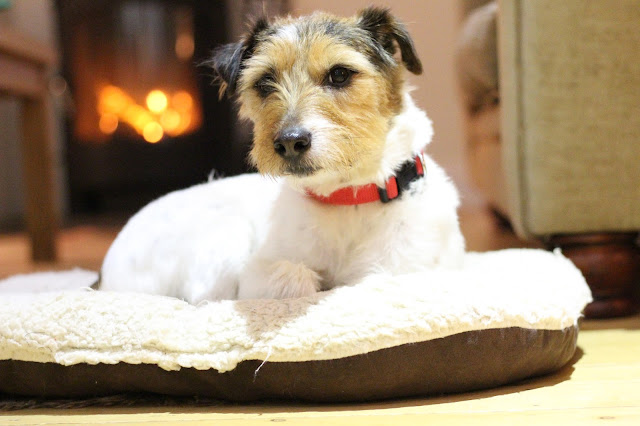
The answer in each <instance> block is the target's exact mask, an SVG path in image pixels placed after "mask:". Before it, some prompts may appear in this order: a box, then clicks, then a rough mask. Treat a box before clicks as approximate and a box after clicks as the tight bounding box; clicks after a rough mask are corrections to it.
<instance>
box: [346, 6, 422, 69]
mask: <svg viewBox="0 0 640 426" xmlns="http://www.w3.org/2000/svg"><path fill="white" fill-rule="evenodd" d="M358 26H359V27H360V28H362V29H364V30H365V31H367V32H368V33H369V34H370V35H371V38H372V39H373V40H374V42H376V43H378V44H379V46H380V47H381V48H382V49H384V50H385V51H386V52H387V53H388V54H390V55H393V54H394V53H395V51H396V49H395V46H394V44H393V42H394V40H395V42H396V43H398V47H399V48H400V55H401V57H402V62H403V63H404V65H405V67H406V68H407V69H408V70H409V71H411V72H412V73H414V74H422V63H421V62H420V59H418V54H417V53H416V48H415V46H414V45H413V40H412V39H411V36H410V35H409V32H408V31H407V29H406V28H405V26H404V25H403V24H402V22H400V21H398V20H397V19H396V18H395V17H394V16H393V15H392V14H391V12H390V11H389V9H384V8H379V7H368V8H366V9H364V10H362V11H361V12H360V13H359V14H358Z"/></svg>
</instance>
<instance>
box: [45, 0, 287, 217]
mask: <svg viewBox="0 0 640 426" xmlns="http://www.w3.org/2000/svg"><path fill="white" fill-rule="evenodd" d="M263 4H264V7H265V10H266V11H267V12H270V13H280V12H282V11H283V10H284V9H285V4H284V2H283V1H271V2H263V1H226V2H225V1H208V0H178V1H168V0H166V1H165V0H115V1H107V0H58V1H57V8H58V12H59V24H60V34H61V46H62V50H63V70H64V77H65V79H66V81H67V82H68V87H69V93H70V95H71V96H70V102H69V104H70V108H69V116H68V121H67V136H68V137H67V155H66V159H67V168H68V169H67V170H68V180H69V194H70V206H71V212H72V213H92V212H108V211H130V210H135V209H137V208H139V207H141V206H142V205H144V204H146V203H147V202H149V201H150V200H152V199H154V198H156V197H158V196H160V195H161V194H163V193H166V192H168V191H171V190H174V189H178V188H182V187H186V186H189V185H192V184H195V183H198V182H204V181H206V179H207V177H208V176H209V175H210V174H211V173H212V172H213V171H214V170H215V172H216V174H218V175H227V176H228V175H233V174H237V173H241V172H244V171H247V170H248V169H247V164H246V161H245V158H246V153H247V151H248V147H249V143H250V133H249V130H248V129H247V127H246V125H242V124H240V123H238V121H237V120H236V118H235V116H236V114H235V111H234V105H233V103H232V102H230V101H228V100H226V99H222V100H218V92H217V88H216V87H214V86H213V85H212V81H211V72H210V70H208V69H207V68H206V67H203V66H199V64H201V63H202V62H203V61H204V60H205V59H207V57H208V56H209V55H210V52H211V50H212V49H213V48H214V47H215V46H216V45H218V44H220V43H224V42H229V41H233V40H236V39H237V38H238V35H239V34H240V33H241V32H242V30H243V25H242V21H244V20H245V19H246V15H255V14H256V13H262V8H263Z"/></svg>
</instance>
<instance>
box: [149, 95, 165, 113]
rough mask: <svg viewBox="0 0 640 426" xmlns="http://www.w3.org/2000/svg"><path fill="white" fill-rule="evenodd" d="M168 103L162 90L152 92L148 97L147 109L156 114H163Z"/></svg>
mask: <svg viewBox="0 0 640 426" xmlns="http://www.w3.org/2000/svg"><path fill="white" fill-rule="evenodd" d="M168 103H169V100H168V99H167V95H165V94H164V92H163V91H162V90H152V91H150V92H149V94H148V95H147V108H149V111H151V112H153V113H155V114H162V112H163V111H164V110H165V109H167V104H168Z"/></svg>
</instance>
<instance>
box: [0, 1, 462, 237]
mask: <svg viewBox="0 0 640 426" xmlns="http://www.w3.org/2000/svg"><path fill="white" fill-rule="evenodd" d="M369 3H370V2H368V1H365V0H362V1H359V0H355V1H354V0H352V1H338V0H335V1H320V0H317V1H316V0H288V1H284V0H272V1H262V0H260V1H248V0H245V1H226V2H225V1H221V0H216V1H207V0H203V1H197V0H190V1H161V0H157V1H144V0H116V1H106V0H61V1H53V0H19V1H13V2H10V3H9V4H10V7H9V8H8V9H7V10H5V11H3V12H0V25H2V26H10V27H12V28H13V29H15V30H16V31H19V32H20V33H21V34H24V35H26V36H28V37H31V38H33V39H34V40H37V41H40V42H42V43H43V44H45V45H47V46H50V47H51V48H52V49H53V50H54V51H55V58H56V59H55V63H54V64H53V66H52V67H51V69H50V79H49V81H48V87H49V90H50V92H51V95H52V99H53V108H52V115H53V117H51V120H52V127H51V129H52V132H53V134H54V137H53V146H52V147H51V149H52V152H53V167H54V179H55V193H56V197H55V198H56V206H57V209H58V211H59V216H60V217H61V218H63V222H65V221H67V220H73V219H74V218H77V217H83V218H84V217H87V216H91V215H102V216H104V215H105V214H106V213H113V214H116V215H117V214H124V215H126V214H130V213H132V212H133V211H135V210H137V209H138V208H140V207H141V206H143V205H144V204H146V203H147V202H149V201H150V200H152V199H153V198H155V197H157V196H159V195H161V194H163V193H166V192H168V191H170V190H173V189H177V188H182V187H185V186H188V185H192V184H194V183H198V182H202V181H204V180H206V178H207V176H208V175H209V173H210V172H211V171H212V170H214V169H215V170H216V171H217V173H219V174H220V175H224V176H228V175H233V174H237V173H240V172H243V171H246V170H247V169H246V163H245V160H244V159H245V156H246V152H247V149H248V145H249V142H250V138H251V135H250V129H249V128H247V126H246V125H243V124H242V123H238V122H237V120H236V115H235V112H234V106H233V105H232V104H231V103H230V102H229V101H228V100H226V99H223V100H222V101H218V99H217V89H216V88H215V87H213V86H212V85H211V76H210V74H209V72H208V70H207V69H206V68H204V67H197V64H199V63H201V62H202V61H203V60H205V59H207V57H208V55H209V52H210V51H211V49H212V48H213V47H214V46H216V45H218V44H220V43H225V42H230V41H235V40H237V39H238V38H239V36H240V35H241V34H242V32H243V31H244V30H245V23H246V20H247V17H249V16H256V15H259V14H261V13H262V10H263V8H264V9H265V10H266V12H267V14H269V15H277V14H280V13H292V14H296V15H298V14H307V13H311V12H313V11H314V10H326V11H330V12H332V13H336V14H340V15H351V14H353V13H355V12H356V11H357V10H359V9H361V8H363V7H365V6H367V5H368V4H369ZM379 4H381V5H387V6H392V7H393V12H394V13H395V14H396V15H397V16H399V17H400V18H401V19H402V20H403V21H404V22H406V23H407V25H408V27H409V30H410V32H411V34H412V35H413V36H414V38H415V42H416V46H417V48H418V53H419V55H420V58H421V59H422V61H423V63H424V64H425V72H424V74H423V75H421V76H411V77H410V81H411V84H412V85H413V86H415V87H416V89H415V91H414V96H415V98H416V101H417V103H418V105H420V106H421V107H422V108H425V109H426V110H427V112H428V114H429V115H430V117H431V118H432V120H433V121H434V123H435V130H436V136H435V139H434V141H433V143H432V145H431V146H430V148H429V149H430V153H431V154H432V155H433V157H434V158H435V159H436V161H438V162H439V163H440V164H442V165H443V166H444V167H445V168H446V169H447V171H448V172H449V173H450V174H451V176H452V177H453V179H454V180H455V181H456V183H457V184H458V185H459V187H463V188H467V187H468V186H469V185H468V176H467V172H466V167H465V160H464V155H463V125H462V123H463V122H462V119H463V118H462V106H461V103H460V101H459V96H458V89H457V86H456V81H455V74H454V52H455V48H454V47H455V43H456V40H457V37H458V28H459V24H460V22H461V19H462V13H463V7H462V6H461V2H457V1H443V0H432V1H421V2H412V1H394V2H379ZM19 108H20V106H19V101H18V100H16V99H10V98H4V97H3V98H2V99H0V153H1V155H0V200H2V201H1V202H0V229H4V230H17V229H20V228H21V226H22V225H23V222H24V220H23V218H24V197H23V193H24V188H23V185H22V179H23V175H22V170H21V167H20V164H21V158H20V155H21V150H20V131H19V123H20V117H19Z"/></svg>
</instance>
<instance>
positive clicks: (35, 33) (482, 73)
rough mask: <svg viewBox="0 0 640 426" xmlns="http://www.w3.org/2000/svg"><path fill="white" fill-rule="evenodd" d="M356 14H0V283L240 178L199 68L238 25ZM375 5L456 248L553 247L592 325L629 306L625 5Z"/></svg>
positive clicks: (242, 8) (267, 7)
mask: <svg viewBox="0 0 640 426" xmlns="http://www.w3.org/2000/svg"><path fill="white" fill-rule="evenodd" d="M371 3H372V2H371V1H370V0H227V1H223V0H172V1H169V0H0V95H1V96H0V278H1V277H3V276H7V275H10V274H11V273H16V272H24V271H30V270H34V269H43V268H44V269H47V268H58V269H59V268H65V267H69V266H76V265H79V266H85V267H90V268H92V269H98V268H99V267H100V263H101V261H102V257H103V256H104V253H105V252H106V250H107V249H108V247H109V245H110V244H111V242H112V241H113V239H114V238H115V236H116V234H117V232H118V230H119V229H120V228H121V227H122V226H123V224H124V223H125V221H126V219H127V218H128V217H129V216H130V215H131V214H133V213H134V212H135V211H136V210H138V209H139V208H141V207H142V206H144V205H145V204H147V203H148V202H150V201H151V200H153V199H154V198H157V197H159V196H160V195H162V194H165V193H167V192H169V191H172V190H175V189H179V188H184V187H187V186H190V185H193V184H196V183H200V182H204V181H206V180H207V179H208V177H209V176H210V175H212V174H214V175H215V176H231V175H234V174H238V173H242V172H246V171H248V168H247V163H246V161H245V158H246V155H247V152H248V149H249V146H250V141H251V129H250V128H249V127H248V125H247V124H246V123H241V122H239V121H238V120H237V118H236V112H235V105H234V104H233V103H232V102H231V101H229V100H227V99H222V100H218V94H217V88H216V87H214V86H213V85H212V82H211V80H212V76H211V73H210V71H209V70H207V68H206V67H202V66H198V64H201V63H202V62H203V61H204V60H206V59H208V58H209V56H210V53H211V50H212V49H213V48H214V47H215V46H217V45H219V44H222V43H227V42H232V41H237V40H238V39H239V38H240V36H241V34H242V33H243V32H244V31H245V29H246V22H247V21H248V19H249V18H251V17H257V16H260V15H263V14H266V15H267V16H275V15H279V14H287V13H288V14H292V15H303V14H308V13H311V12H313V11H316V10H324V11H327V12H331V13H334V14H338V15H345V16H346V15H352V14H354V13H355V12H357V11H358V10H359V9H362V8H364V7H366V6H368V5H370V4H371ZM375 4H376V5H378V6H388V7H390V8H391V9H392V12H393V13H394V14H395V15H396V16H398V17H399V18H400V20H402V21H403V22H405V23H406V25H407V27H408V29H409V32H410V33H411V35H412V36H413V38H414V41H415V45H416V47H417V51H418V54H419V57H420V58H421V60H422V63H423V65H424V73H423V74H422V75H420V76H414V75H410V76H409V83H410V85H412V86H413V87H414V88H415V89H414V91H413V96H414V98H415V100H416V102H417V104H418V106H420V107H421V108H423V109H425V110H426V111H427V113H428V115H429V116H430V118H431V119H432V120H433V122H434V127H435V137H434V140H433V141H432V143H431V144H430V145H429V147H428V153H429V154H430V155H431V156H432V157H433V158H434V159H435V161H436V162H438V163H439V164H440V165H441V166H443V167H444V169H445V170H446V171H447V173H448V174H449V175H450V176H451V177H452V179H453V181H454V182H455V184H456V185H457V187H458V189H459V191H460V194H461V199H462V206H461V208H460V209H459V215H460V222H461V227H462V231H463V233H464V235H465V238H466V240H467V248H468V249H469V250H476V251H483V250H494V249H499V248H506V247H543V246H544V247H547V248H556V247H560V248H562V249H563V250H564V253H565V254H566V255H567V256H569V257H570V258H571V259H572V260H573V261H574V262H575V263H576V264H577V265H578V267H579V268H580V269H581V270H582V271H583V273H584V274H585V276H586V277H587V281H588V282H589V284H590V286H591V288H592V291H593V292H594V295H595V297H596V299H597V300H598V304H599V305H598V306H597V307H595V308H593V309H592V310H591V311H589V313H588V314H589V315H596V316H599V315H604V314H603V313H604V312H609V313H610V314H615V315H622V314H626V313H630V312H633V311H634V310H636V309H637V308H638V307H639V306H640V305H639V304H638V303H637V300H638V298H637V297H636V295H639V294H640V291H639V290H640V247H639V245H638V230H640V167H638V164H639V161H640V144H639V143H638V134H640V36H639V35H640V8H639V7H638V2H637V0H607V1H598V2H595V1H593V2H586V1H584V0H564V1H562V2H559V1H556V0H536V1H528V0H500V1H497V2H488V1H483V0H421V1H411V0H394V1H384V0H379V1H376V2H375ZM59 230H60V231H61V232H58V231H59ZM56 260H57V262H55V263H52V262H54V261H56ZM34 261H35V262H34ZM604 307H606V309H605V308H604ZM607 315H608V314H607Z"/></svg>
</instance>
